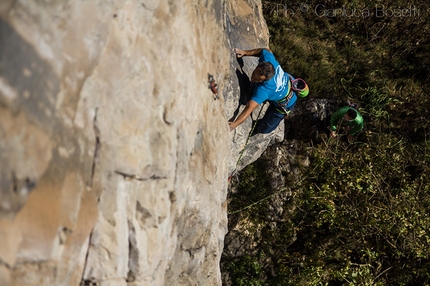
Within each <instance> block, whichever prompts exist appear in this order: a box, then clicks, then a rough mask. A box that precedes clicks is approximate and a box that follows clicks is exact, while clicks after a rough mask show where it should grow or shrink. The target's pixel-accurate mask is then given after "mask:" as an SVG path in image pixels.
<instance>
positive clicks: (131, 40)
mask: <svg viewBox="0 0 430 286" xmlns="http://www.w3.org/2000/svg"><path fill="white" fill-rule="evenodd" d="M267 43H268V35H267V29H266V27H265V23H264V20H263V18H262V13H261V3H260V1H256V0H255V1H254V0H247V1H245V0H235V1H223V0H209V1H198V0H195V1H185V0H180V1H179V0H178V1H167V0H142V1H132V0H126V1H119V0H109V1H102V0H90V1H69V0H62V1H49V0H41V1H22V0H5V1H1V3H0V162H1V165H0V186H1V190H0V285H79V284H81V285H220V284H221V278H220V277H221V276H220V270H219V261H220V256H221V252H222V248H223V242H224V236H225V234H226V232H227V214H226V195H227V194H226V193H227V178H228V176H229V174H230V173H231V172H232V171H233V170H234V169H235V168H236V166H235V165H236V161H237V159H238V157H239V152H240V150H241V149H242V147H243V144H244V142H245V140H246V135H247V133H246V132H249V129H250V126H249V125H250V122H251V120H248V121H247V122H245V123H244V124H243V126H242V127H241V128H239V129H238V131H237V133H233V132H232V133H230V132H229V130H228V125H227V120H228V119H230V118H231V117H232V116H233V115H234V114H235V112H236V114H237V112H238V111H239V110H240V109H241V108H243V105H241V104H240V103H239V94H240V88H239V79H238V72H241V73H243V72H245V73H246V72H249V70H250V69H252V67H253V64H255V63H256V62H253V61H252V60H249V62H246V65H245V67H244V68H243V70H242V69H241V68H240V65H238V62H237V61H236V59H235V56H234V54H233V52H232V50H233V47H234V46H241V47H242V48H252V47H256V46H261V47H263V46H267ZM208 74H212V75H213V76H214V79H215V80H216V82H217V83H218V91H219V92H218V94H213V93H212V91H211V90H210V89H208ZM253 140H254V141H253V142H250V146H254V147H255V146H258V144H260V146H261V148H260V149H258V151H255V150H253V149H250V151H247V153H246V154H245V155H244V158H245V159H244V161H243V162H242V163H241V165H240V166H239V167H238V168H239V169H240V168H241V167H243V165H244V164H247V163H246V162H248V163H249V162H251V161H253V160H255V159H256V158H257V157H258V156H259V154H261V152H262V151H264V146H267V144H268V142H269V141H270V138H269V139H268V138H260V139H253ZM256 140H257V141H258V142H257V141H256ZM232 143H233V144H232Z"/></svg>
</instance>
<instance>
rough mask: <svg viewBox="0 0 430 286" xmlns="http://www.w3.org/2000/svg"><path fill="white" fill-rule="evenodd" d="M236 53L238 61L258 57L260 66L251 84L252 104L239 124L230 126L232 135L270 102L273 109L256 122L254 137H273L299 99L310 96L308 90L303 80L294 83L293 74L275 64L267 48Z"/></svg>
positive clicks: (237, 120)
mask: <svg viewBox="0 0 430 286" xmlns="http://www.w3.org/2000/svg"><path fill="white" fill-rule="evenodd" d="M235 52H236V56H237V57H238V58H241V57H243V56H256V57H259V64H258V65H257V67H256V68H255V69H254V71H253V72H252V76H251V83H252V84H253V85H254V92H253V95H252V97H251V100H250V101H248V103H247V104H246V106H245V109H244V110H243V111H242V113H241V114H240V115H239V116H238V117H237V118H236V120H235V121H233V122H229V126H230V131H231V130H233V129H234V128H236V127H237V126H238V125H240V124H242V123H243V122H244V121H245V120H246V119H247V118H248V116H249V115H250V114H251V113H252V111H253V110H254V109H255V108H256V107H257V106H258V105H260V104H261V103H263V102H265V101H266V100H267V101H269V103H270V106H269V107H268V109H267V111H266V113H265V115H264V117H263V118H262V119H261V120H259V121H258V122H257V125H256V127H255V130H254V134H257V133H262V134H267V133H270V132H272V131H273V130H275V129H276V127H277V126H278V125H279V123H280V122H281V120H282V119H284V118H286V117H288V114H289V113H290V112H291V111H292V110H293V109H294V106H295V105H296V102H297V96H300V97H305V96H307V95H308V93H309V88H308V86H307V84H306V82H305V81H304V80H302V79H295V78H294V77H292V76H291V75H290V74H288V73H286V72H284V71H283V70H282V68H281V66H280V65H279V63H278V62H277V61H276V59H275V57H274V55H273V53H272V51H271V50H270V49H268V48H258V49H253V50H241V49H238V48H236V49H235Z"/></svg>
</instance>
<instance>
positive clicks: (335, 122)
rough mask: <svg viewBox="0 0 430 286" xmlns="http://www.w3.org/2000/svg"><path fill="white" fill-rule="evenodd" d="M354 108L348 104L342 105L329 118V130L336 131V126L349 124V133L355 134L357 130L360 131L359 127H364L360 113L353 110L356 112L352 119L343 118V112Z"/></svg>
mask: <svg viewBox="0 0 430 286" xmlns="http://www.w3.org/2000/svg"><path fill="white" fill-rule="evenodd" d="M350 109H352V110H355V109H354V108H351V107H349V106H344V107H341V108H339V109H338V110H337V111H336V112H335V113H333V115H332V116H331V118H330V127H331V130H333V131H336V130H337V127H338V126H340V125H341V126H349V127H351V130H350V132H349V133H350V134H351V135H356V134H357V133H358V132H360V131H361V129H363V127H364V122H363V117H362V116H361V114H360V113H359V112H358V111H357V110H355V112H357V117H356V118H355V119H354V120H352V121H347V120H346V119H345V117H344V116H345V113H347V112H348V110H350Z"/></svg>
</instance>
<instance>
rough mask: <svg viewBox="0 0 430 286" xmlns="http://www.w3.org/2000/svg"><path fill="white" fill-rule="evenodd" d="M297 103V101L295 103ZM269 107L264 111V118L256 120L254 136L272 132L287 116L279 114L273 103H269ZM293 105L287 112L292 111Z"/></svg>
mask: <svg viewBox="0 0 430 286" xmlns="http://www.w3.org/2000/svg"><path fill="white" fill-rule="evenodd" d="M296 102H297V101H296ZM269 103H270V105H269V107H268V108H267V110H266V113H265V114H264V117H263V118H261V119H260V120H258V122H257V125H256V126H255V130H254V132H253V133H254V134H257V133H262V134H267V133H270V132H272V131H273V130H275V129H276V127H278V125H279V123H280V122H281V121H282V119H284V117H285V116H286V115H287V114H286V113H285V112H281V111H280V110H279V109H278V108H277V107H276V106H275V104H274V103H272V102H270V101H269ZM295 105H296V104H295V103H294V105H293V106H292V107H290V108H289V110H288V111H291V110H293V109H294V106H295Z"/></svg>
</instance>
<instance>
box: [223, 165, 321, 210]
mask: <svg viewBox="0 0 430 286" xmlns="http://www.w3.org/2000/svg"><path fill="white" fill-rule="evenodd" d="M319 165H320V164H318V165H316V166H315V168H313V170H312V171H311V172H310V173H309V174H308V175H307V176H305V177H303V178H302V179H301V180H300V181H298V182H297V183H296V184H295V185H298V184H300V183H301V182H303V181H304V180H305V179H307V178H309V176H310V175H312V174H313V173H314V172H315V170H316V168H318V167H319ZM285 190H288V188H287V187H285V188H282V189H280V190H278V191H276V192H274V193H273V194H271V195H269V196H267V197H264V198H262V199H261V200H258V201H256V202H254V203H252V204H249V205H247V206H246V207H243V208H241V209H238V210H235V211H232V212H228V214H229V215H230V214H236V213H239V212H241V211H244V210H246V209H249V208H250V207H252V206H255V205H257V204H259V203H261V202H264V201H266V200H268V199H270V198H271V197H273V196H275V195H277V194H279V193H281V192H283V191H285Z"/></svg>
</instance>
